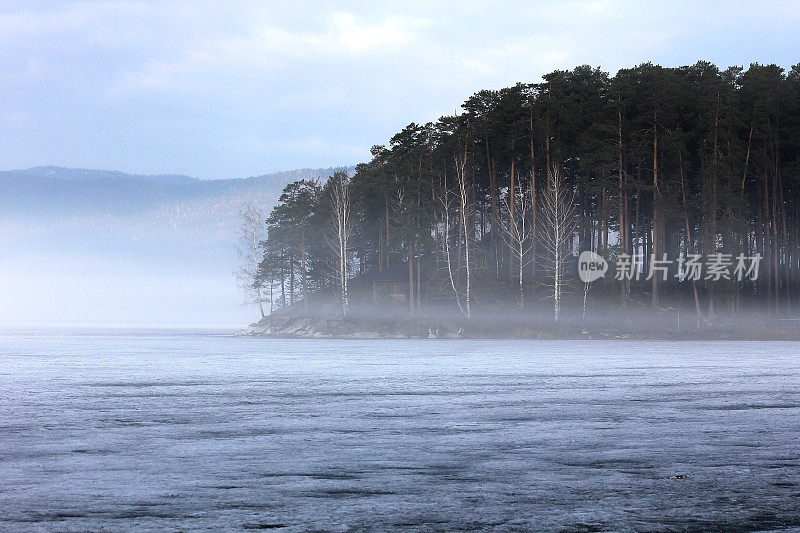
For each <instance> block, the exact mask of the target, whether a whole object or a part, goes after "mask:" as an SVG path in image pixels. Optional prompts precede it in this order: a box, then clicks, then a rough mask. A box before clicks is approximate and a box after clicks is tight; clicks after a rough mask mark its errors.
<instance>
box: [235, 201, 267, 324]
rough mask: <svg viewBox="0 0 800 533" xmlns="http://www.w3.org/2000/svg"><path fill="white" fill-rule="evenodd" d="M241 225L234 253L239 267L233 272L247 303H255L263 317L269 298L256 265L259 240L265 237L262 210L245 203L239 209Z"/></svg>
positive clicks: (259, 255)
mask: <svg viewBox="0 0 800 533" xmlns="http://www.w3.org/2000/svg"><path fill="white" fill-rule="evenodd" d="M239 216H240V217H241V219H242V225H241V226H240V228H239V240H238V242H237V245H236V253H237V256H238V258H239V268H238V270H236V272H234V276H236V284H237V285H238V287H239V289H241V291H242V293H243V294H244V296H245V301H246V303H248V304H255V305H257V306H258V310H259V311H260V312H261V318H264V316H266V315H265V313H264V302H267V301H269V298H267V297H266V295H265V294H264V292H263V284H262V283H261V282H260V279H259V276H258V274H259V271H258V265H259V263H261V255H262V250H261V242H262V241H263V240H265V239H266V237H267V222H266V215H265V214H264V212H263V211H262V210H261V209H259V208H257V207H256V206H254V205H252V204H246V205H245V206H244V207H242V209H241V210H240V211H239Z"/></svg>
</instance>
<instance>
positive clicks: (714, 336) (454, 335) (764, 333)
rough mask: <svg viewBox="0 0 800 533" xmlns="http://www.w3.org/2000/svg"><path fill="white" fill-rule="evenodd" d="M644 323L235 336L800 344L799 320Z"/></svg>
mask: <svg viewBox="0 0 800 533" xmlns="http://www.w3.org/2000/svg"><path fill="white" fill-rule="evenodd" d="M649 325H650V324H648V323H645V324H644V325H642V326H639V327H637V326H636V325H635V324H626V325H615V326H610V325H602V324H600V325H598V324H584V323H575V322H574V321H573V322H566V321H565V322H564V323H552V322H551V323H549V324H548V323H541V322H538V323H533V322H516V323H504V324H497V323H486V322H483V321H479V320H473V321H466V320H447V319H436V318H432V317H414V318H409V317H397V318H395V319H376V318H374V317H347V318H341V317H327V316H326V317H315V316H304V315H286V314H280V315H271V316H267V317H265V318H263V319H262V320H260V321H259V322H255V323H253V324H250V325H249V326H247V327H245V328H243V329H241V330H239V331H237V332H236V333H235V335H236V336H250V337H267V338H276V339H352V340H387V339H431V340H434V339H474V340H641V341H800V322H799V321H795V320H791V321H790V320H787V321H785V324H779V325H774V324H773V325H766V324H763V323H759V322H751V323H724V324H703V325H702V327H701V328H700V330H699V331H696V330H695V329H694V324H684V325H682V326H681V328H680V329H678V328H677V327H674V329H673V328H670V327H665V326H666V324H664V321H659V322H657V323H656V327H648V326H649Z"/></svg>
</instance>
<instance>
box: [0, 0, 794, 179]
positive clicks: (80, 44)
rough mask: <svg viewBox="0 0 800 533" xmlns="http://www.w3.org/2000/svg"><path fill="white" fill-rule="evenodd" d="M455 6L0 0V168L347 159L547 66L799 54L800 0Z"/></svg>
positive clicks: (196, 171)
mask: <svg viewBox="0 0 800 533" xmlns="http://www.w3.org/2000/svg"><path fill="white" fill-rule="evenodd" d="M451 4H452V3H439V4H431V2H424V3H422V2H421V3H418V4H412V3H407V2H397V1H394V2H387V3H375V2H368V3H367V2H365V3H349V2H348V3H334V2H325V3H323V2H319V3H298V2H287V3H280V2H259V3H238V2H217V3H200V2H190V3H178V2H166V1H165V2H133V3H111V2H89V3H71V2H52V3H32V2H18V3H15V2H12V3H4V4H0V169H11V168H23V167H28V166H33V165H43V164H52V165H60V166H70V167H83V168H104V169H115V170H123V171H128V172H137V173H161V172H170V173H183V174H190V175H193V176H198V177H202V178H211V177H243V176H248V175H256V174H261V173H264V172H268V171H274V170H281V169H292V168H299V167H317V166H332V165H344V164H351V163H356V162H359V161H363V160H366V159H367V158H368V156H369V147H370V146H371V145H373V144H379V143H385V142H386V141H387V140H388V138H389V137H390V136H391V135H392V134H393V133H394V132H396V131H398V130H399V129H401V128H402V127H403V126H405V125H406V124H408V123H409V122H426V121H429V120H435V119H436V118H437V117H438V116H440V115H442V114H449V113H453V111H454V110H455V109H456V108H457V107H458V106H459V104H460V103H461V102H463V100H464V99H465V98H466V97H468V96H469V95H470V94H472V93H473V92H475V91H477V90H480V89H484V88H500V87H504V86H507V85H512V84H514V83H516V82H518V81H525V82H532V81H538V80H539V78H540V76H541V75H542V74H544V73H546V72H549V71H551V70H554V69H557V68H558V69H568V68H573V67H575V66H576V65H580V64H586V63H588V64H590V65H592V66H599V67H602V68H603V69H605V70H607V71H609V72H611V73H612V74H613V73H614V72H616V70H617V69H619V68H622V67H630V66H633V65H635V64H637V63H641V62H644V61H653V62H656V63H659V64H662V65H665V66H678V65H683V64H691V63H694V62H695V61H696V60H698V59H706V60H709V61H712V62H714V63H716V64H717V65H719V66H721V67H726V66H729V65H745V66H746V65H748V64H749V63H751V62H762V63H777V64H779V65H781V66H783V67H786V68H788V67H790V66H791V65H792V64H795V63H797V62H800V2H788V1H786V2H772V3H769V2H767V3H756V2H744V3H742V2H710V1H709V2H684V3H677V2H664V3H653V2H640V3H634V2H622V3H620V2H608V1H595V2H541V3H534V2H500V3H494V2H489V1H484V2H463V3H459V6H460V7H458V8H456V7H452V5H451Z"/></svg>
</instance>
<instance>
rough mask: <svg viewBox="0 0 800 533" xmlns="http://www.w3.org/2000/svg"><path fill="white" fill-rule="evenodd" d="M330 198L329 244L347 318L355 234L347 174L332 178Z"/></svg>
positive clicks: (344, 313)
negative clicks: (331, 212)
mask: <svg viewBox="0 0 800 533" xmlns="http://www.w3.org/2000/svg"><path fill="white" fill-rule="evenodd" d="M330 180H331V187H330V193H331V195H330V198H331V207H332V209H333V218H332V221H331V223H332V227H331V232H330V233H331V237H330V238H329V239H328V244H329V245H330V247H331V249H332V250H333V253H334V256H335V257H336V261H337V274H336V277H337V284H338V285H339V296H340V300H341V305H342V316H347V309H348V306H349V303H350V302H349V294H348V287H347V282H348V279H349V274H350V268H349V261H348V252H349V240H350V235H351V234H352V232H353V221H352V219H351V216H350V188H349V184H350V183H349V182H350V178H349V176H348V175H347V173H346V172H335V173H334V174H333V176H331V177H330Z"/></svg>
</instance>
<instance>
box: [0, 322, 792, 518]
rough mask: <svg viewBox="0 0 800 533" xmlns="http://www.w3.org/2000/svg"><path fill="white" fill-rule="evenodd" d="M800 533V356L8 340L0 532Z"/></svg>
mask: <svg viewBox="0 0 800 533" xmlns="http://www.w3.org/2000/svg"><path fill="white" fill-rule="evenodd" d="M280 526H285V527H286V530H289V531H291V530H308V529H318V530H334V531H349V530H356V531H358V530H369V529H376V530H387V529H388V530H404V531H406V530H417V531H431V530H442V531H452V530H495V531H516V530H532V529H533V530H553V529H560V530H566V531H604V530H618V531H619V530H621V531H627V530H648V531H652V530H664V531H676V530H682V531H683V530H688V531H692V530H730V529H733V530H740V531H747V530H770V529H783V528H788V527H795V528H796V527H798V526H800V343H786V342H776V343H767V342H753V343H750V342H713V343H711V342H696V343H695V342H627V341H609V342H599V341H588V342H581V341H552V342H551V341H459V340H453V341H447V340H430V341H427V340H393V341H352V340H342V341H330V340H325V341H323V340H317V341H311V340H272V339H259V338H234V337H230V336H214V335H206V334H203V335H199V334H190V333H181V332H171V333H170V332H127V333H126V332H121V331H118V332H88V331H84V332H78V333H66V334H54V332H49V333H47V332H22V331H11V332H9V331H5V332H0V530H11V531H15V530H26V531H30V530H33V531H37V530H43V531H44V530H46V531H49V530H58V531H85V530H100V529H103V530H109V531H128V530H132V529H134V530H142V529H145V530H146V529H154V530H155V529H157V530H161V529H178V528H180V529H183V530H193V529H214V530H220V529H223V530H224V529H268V528H278V527H280Z"/></svg>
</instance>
